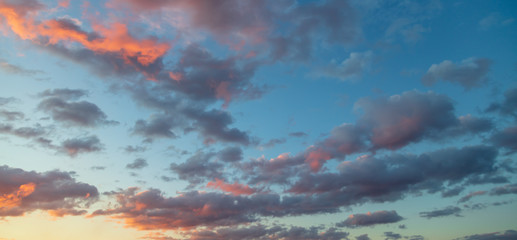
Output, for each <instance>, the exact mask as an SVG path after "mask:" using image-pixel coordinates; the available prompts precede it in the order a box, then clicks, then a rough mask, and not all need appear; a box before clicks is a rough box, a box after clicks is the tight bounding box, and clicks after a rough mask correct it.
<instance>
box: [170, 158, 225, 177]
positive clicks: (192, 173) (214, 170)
mask: <svg viewBox="0 0 517 240" xmlns="http://www.w3.org/2000/svg"><path fill="white" fill-rule="evenodd" d="M214 156H215V153H203V152H197V153H196V154H194V155H193V156H192V157H190V158H188V159H187V160H186V161H185V162H184V163H181V164H177V163H171V165H170V170H171V171H173V172H174V173H176V174H178V177H179V179H181V180H186V181H188V182H189V183H190V184H191V185H196V184H200V183H202V182H205V181H206V180H212V179H216V178H219V179H221V178H223V172H222V171H223V164H222V163H219V162H216V161H214V159H213V157H214Z"/></svg>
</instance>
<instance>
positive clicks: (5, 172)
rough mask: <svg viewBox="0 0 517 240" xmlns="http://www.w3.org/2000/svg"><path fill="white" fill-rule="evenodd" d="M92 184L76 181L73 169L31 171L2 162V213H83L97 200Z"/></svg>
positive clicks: (4, 215)
mask: <svg viewBox="0 0 517 240" xmlns="http://www.w3.org/2000/svg"><path fill="white" fill-rule="evenodd" d="M98 197H99V192H98V191H97V188H95V187H94V186H92V185H89V184H86V183H81V182H77V181H76V180H75V179H74V178H73V177H72V176H71V173H68V172H61V171H57V170H54V171H50V172H44V173H38V172H34V171H31V172H28V171H25V170H22V169H19V168H11V167H9V166H5V165H4V166H0V217H9V216H22V215H24V214H26V213H30V212H33V211H36V210H42V211H47V212H48V213H49V214H51V215H53V216H59V217H61V216H65V215H82V214H85V213H86V210H84V207H88V206H89V205H90V204H91V203H93V202H95V201H97V199H98Z"/></svg>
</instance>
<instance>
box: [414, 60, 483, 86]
mask: <svg viewBox="0 0 517 240" xmlns="http://www.w3.org/2000/svg"><path fill="white" fill-rule="evenodd" d="M491 65H492V61H491V60H490V59H487V58H467V59H464V60H463V61H461V63H458V64H456V63H453V62H451V61H449V60H445V61H443V62H441V63H439V64H433V65H431V67H429V70H427V73H426V74H425V75H424V76H423V77H422V82H423V83H424V84H426V85H432V84H434V83H435V82H437V81H438V80H443V81H448V82H452V83H458V84H460V85H461V86H463V87H464V88H465V89H470V88H472V87H476V86H479V85H481V83H483V82H484V81H486V79H487V74H488V72H489V71H490V66H491Z"/></svg>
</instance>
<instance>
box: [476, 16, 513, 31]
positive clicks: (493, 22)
mask: <svg viewBox="0 0 517 240" xmlns="http://www.w3.org/2000/svg"><path fill="white" fill-rule="evenodd" d="M514 21H515V19H514V18H506V19H504V18H503V17H502V16H501V15H500V14H499V13H496V12H494V13H491V14H489V15H488V16H486V17H484V18H482V19H481V20H479V23H478V24H479V27H480V28H481V30H484V31H487V30H490V29H491V28H493V27H500V26H506V25H510V24H512V23H513V22H514Z"/></svg>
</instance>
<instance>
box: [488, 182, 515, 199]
mask: <svg viewBox="0 0 517 240" xmlns="http://www.w3.org/2000/svg"><path fill="white" fill-rule="evenodd" d="M505 194H517V184H507V185H504V186H499V187H495V188H492V190H490V195H497V196H498V195H505Z"/></svg>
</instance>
